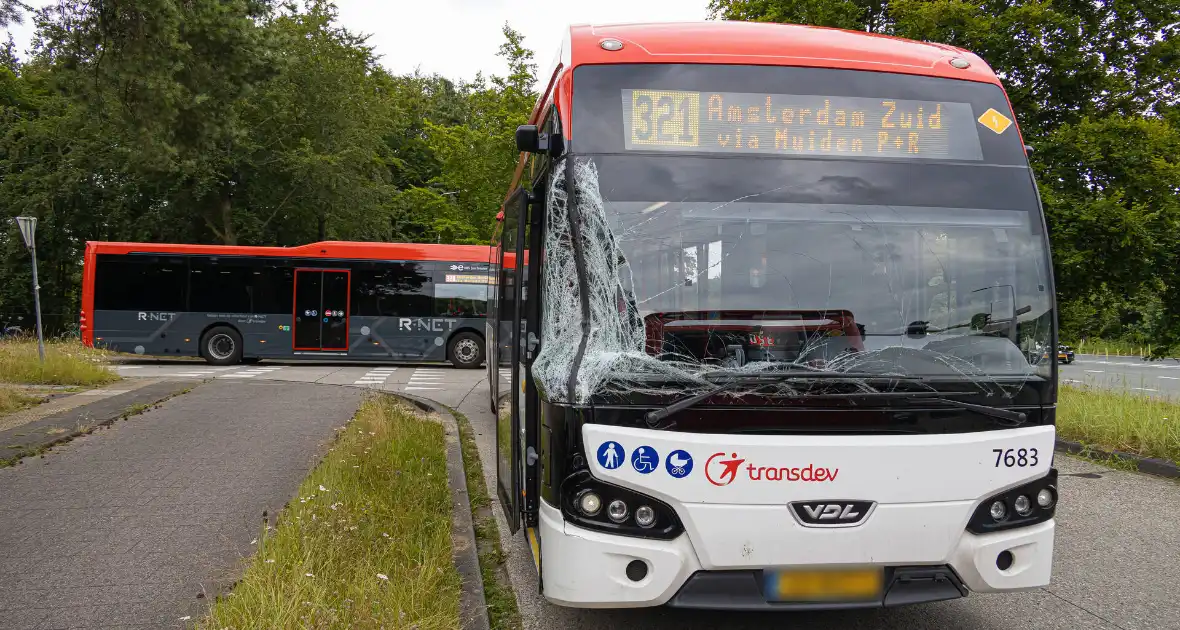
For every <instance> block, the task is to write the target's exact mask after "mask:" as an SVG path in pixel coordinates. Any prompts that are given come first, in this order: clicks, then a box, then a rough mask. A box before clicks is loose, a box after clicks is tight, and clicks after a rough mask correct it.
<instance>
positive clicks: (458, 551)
mask: <svg viewBox="0 0 1180 630" xmlns="http://www.w3.org/2000/svg"><path fill="white" fill-rule="evenodd" d="M385 393H386V394H389V395H392V396H396V397H398V398H402V399H404V400H406V401H409V402H410V403H412V404H413V405H414V406H416V407H418V408H419V409H422V410H423V411H426V412H429V413H437V414H438V415H439V416H441V417H442V419H443V427H444V428H445V429H446V435H447V477H448V479H449V481H450V486H451V492H452V498H451V547H452V552H451V553H452V556H453V560H454V562H455V568H456V569H458V571H459V576H460V577H461V578H462V581H463V591H462V592H461V593H460V595H459V617H460V619H461V620H462V624H463V625H462V628H463V629H464V630H489V629H490V627H491V622H490V621H489V620H488V605H487V601H486V600H485V599H484V587H483V576H482V575H481V574H480V572H479V555H478V553H477V551H476V545H475V527H474V525H472V522H471V500H470V499H469V498H468V495H467V475H466V472H465V471H466V468H465V467H464V463H463V448H462V445H461V443H460V442H459V423H458V422H456V421H455V416H453V415H451V412H450V410H448V409H447V408H446V407H444V406H442V405H440V404H438V403H436V402H434V401H432V400H429V399H426V398H419V397H417V396H412V395H409V394H403V393H400V392H399V393H394V392H385Z"/></svg>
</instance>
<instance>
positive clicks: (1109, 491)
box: [458, 374, 1180, 630]
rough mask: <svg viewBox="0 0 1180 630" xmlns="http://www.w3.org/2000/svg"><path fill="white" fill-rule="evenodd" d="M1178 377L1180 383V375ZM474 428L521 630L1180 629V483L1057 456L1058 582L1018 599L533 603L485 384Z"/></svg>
mask: <svg viewBox="0 0 1180 630" xmlns="http://www.w3.org/2000/svg"><path fill="white" fill-rule="evenodd" d="M1178 375H1180V374H1178ZM458 408H459V410H460V411H461V412H462V413H463V414H465V415H466V416H467V418H468V419H469V420H470V421H471V424H472V428H473V430H474V431H475V433H476V440H477V442H478V445H479V453H480V459H481V460H482V462H483V468H484V471H485V474H486V475H487V476H488V478H487V479H485V481H486V482H487V485H488V494H489V496H491V497H493V501H494V502H496V505H495V506H494V510H495V513H496V517H497V524H498V527H499V530H500V537H501V542H502V544H503V546H504V549H505V551H506V553H507V557H508V573H509V576H510V578H511V580H512V586H513V589H514V590H515V591H516V597H517V602H518V604H519V607H520V611H521V616H522V619H523V622H524V628H526V629H528V630H533V629H543V630H567V629H569V630H573V629H575V628H577V629H585V630H599V629H600V630H613V629H619V630H624V629H625V630H631V629H633V628H644V630H663V629H665V628H667V629H668V630H693V629H701V630H704V629H706V628H708V629H713V628H726V629H734V630H736V629H745V628H779V627H782V628H788V627H789V628H792V629H799V630H805V629H811V628H815V629H817V630H818V629H821V628H823V629H828V628H841V629H846V630H852V629H866V630H867V629H873V630H902V629H905V630H917V629H930V630H945V629H951V628H953V629H955V630H1011V629H1013V628H1028V629H1035V630H1047V629H1061V630H1083V629H1104V630H1114V629H1122V630H1163V629H1169V630H1171V629H1176V628H1180V527H1177V518H1176V515H1177V514H1180V483H1177V482H1175V481H1172V480H1167V479H1160V478H1155V477H1149V476H1146V475H1142V474H1138V473H1131V472H1121V471H1114V470H1111V469H1109V468H1105V467H1102V466H1098V465H1095V464H1092V463H1090V462H1087V461H1084V460H1080V459H1076V458H1073V457H1070V456H1067V455H1062V454H1057V456H1056V466H1057V468H1058V470H1059V471H1060V472H1061V474H1062V476H1061V478H1060V479H1059V486H1060V493H1061V501H1060V504H1059V507H1058V509H1057V518H1058V529H1057V538H1056V542H1055V546H1056V549H1055V553H1054V565H1053V580H1052V584H1051V585H1050V586H1049V587H1047V588H1041V589H1037V590H1034V591H1028V592H1021V593H1007V594H995V595H979V594H972V595H970V596H969V597H967V598H964V599H961V600H955V601H950V602H940V603H935V604H925V605H919V606H911V607H903V608H892V609H887V610H872V611H843V612H824V613H777V614H748V613H728V612H726V613H715V612H703V611H683V610H672V609H665V608H648V609H633V610H590V609H573V608H562V607H560V606H555V605H553V604H550V603H548V602H547V601H546V600H545V599H544V597H542V596H541V595H540V594H539V593H538V584H537V573H536V570H535V568H534V566H533V562H532V557H531V556H530V554H529V551H528V547H527V543H526V542H525V539H524V536H523V534H522V533H520V532H518V533H517V534H516V535H515V536H509V535H508V533H507V532H508V529H507V524H506V523H505V521H504V518H503V515H502V512H501V510H500V506H499V503H498V500H497V499H496V492H495V487H494V483H495V478H494V471H495V470H496V466H495V463H494V462H495V448H496V444H495V439H496V438H495V417H494V415H493V414H492V413H491V410H490V409H489V405H488V394H487V389H486V386H484V385H483V384H480V386H479V387H477V388H475V389H473V390H472V391H471V392H470V393H469V394H468V395H467V396H466V397H465V398H464V399H463V400H462V402H461V403H460V405H459V406H458Z"/></svg>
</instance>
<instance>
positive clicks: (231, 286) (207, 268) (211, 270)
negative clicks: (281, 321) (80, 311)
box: [189, 256, 254, 314]
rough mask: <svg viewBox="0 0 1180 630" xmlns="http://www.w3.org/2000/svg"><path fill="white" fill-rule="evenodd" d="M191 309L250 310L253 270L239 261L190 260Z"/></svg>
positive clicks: (214, 310) (222, 311) (208, 258)
mask: <svg viewBox="0 0 1180 630" xmlns="http://www.w3.org/2000/svg"><path fill="white" fill-rule="evenodd" d="M189 265H190V270H191V272H190V274H189V310H190V311H196V312H205V313H226V314H229V313H250V312H251V311H252V306H251V304H250V302H251V300H250V297H251V295H250V293H251V290H250V286H251V284H252V282H253V280H254V274H253V273H252V271H253V270H252V269H250V267H248V266H246V265H245V264H242V263H241V262H239V261H236V260H232V259H231V260H227V261H222V260H219V259H217V258H212V257H203V256H194V257H193V258H191V259H189Z"/></svg>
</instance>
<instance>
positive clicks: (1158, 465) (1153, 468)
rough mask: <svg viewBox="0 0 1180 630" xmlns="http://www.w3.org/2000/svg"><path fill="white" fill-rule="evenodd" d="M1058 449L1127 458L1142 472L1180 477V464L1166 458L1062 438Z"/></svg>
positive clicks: (1074, 453) (1066, 451) (1107, 457)
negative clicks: (1145, 455) (1089, 444)
mask: <svg viewBox="0 0 1180 630" xmlns="http://www.w3.org/2000/svg"><path fill="white" fill-rule="evenodd" d="M1057 450H1058V451H1061V452H1064V453H1069V454H1071V455H1082V456H1085V457H1095V458H1099V459H1121V460H1126V461H1129V462H1133V463H1134V464H1135V468H1136V470H1138V471H1139V472H1141V473H1146V474H1149V475H1156V476H1159V477H1167V478H1169V479H1180V466H1178V465H1176V464H1174V463H1172V462H1170V461H1167V460H1164V459H1156V458H1154V457H1144V456H1142V455H1135V454H1134V453H1124V452H1123V451H1115V450H1104V449H1100V448H1095V447H1093V446H1087V445H1085V444H1082V443H1081V442H1072V441H1070V440H1062V439H1058V440H1057Z"/></svg>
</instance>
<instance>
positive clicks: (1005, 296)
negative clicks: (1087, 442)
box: [488, 22, 1057, 610]
mask: <svg viewBox="0 0 1180 630" xmlns="http://www.w3.org/2000/svg"><path fill="white" fill-rule="evenodd" d="M542 85H543V91H542V96H541V98H540V100H539V101H538V102H537V105H536V108H535V109H534V111H533V114H532V118H531V120H530V121H529V122H530V124H529V125H526V126H524V127H521V128H520V130H518V132H517V143H518V146H519V148H520V149H521V151H522V156H521V162H520V166H519V168H518V171H517V174H516V176H515V178H514V180H513V181H512V183H511V191H510V194H509V196H508V198H507V200H506V201H505V203H504V206H503V216H502V220H501V221H500V222H499V223H498V227H497V232H496V238H495V241H494V243H493V247H494V249H495V252H496V253H494V254H493V260H492V270H493V273H494V274H495V275H496V277H497V278H499V279H500V282H499V286H498V287H497V289H496V291H497V293H496V295H495V296H494V299H493V306H492V307H490V308H489V313H490V319H489V322H488V323H489V328H488V330H489V331H491V332H490V333H489V334H491V335H493V336H495V337H499V339H498V340H496V342H495V343H490V344H489V348H490V351H491V352H492V353H493V355H492V356H490V357H489V360H488V369H489V379H490V381H491V383H492V384H493V390H492V398H491V403H492V404H493V405H494V407H495V409H496V410H497V412H498V414H499V415H498V420H499V426H498V431H497V436H498V443H497V451H498V466H497V473H498V485H499V496H500V501H501V503H502V504H503V507H504V509H505V513H506V516H507V518H508V521H509V524H510V525H511V527H512V528H513V529H514V530H515V529H516V528H518V527H520V526H522V525H523V528H524V530H525V532H526V535H527V536H528V539H529V542H530V546H531V549H532V550H533V556H534V560H535V562H536V565H537V567H538V571H539V574H540V584H541V589H542V591H543V593H544V595H545V596H546V597H547V598H548V599H549V600H551V601H553V602H556V603H558V604H562V605H567V606H577V607H634V606H655V605H670V606H678V607H696V608H718V609H742V610H781V609H792V608H817V607H819V608H830V607H835V608H840V607H874V606H893V605H898V604H910V603H918V602H930V601H937V600H945V599H952V598H958V597H964V596H967V595H968V593H970V592H977V593H986V592H1003V591H1018V590H1021V589H1030V588H1035V587H1040V586H1044V585H1046V584H1048V583H1049V579H1050V570H1051V566H1052V559H1053V540H1054V527H1055V521H1054V511H1055V506H1056V502H1057V487H1056V480H1057V472H1056V470H1055V469H1054V468H1053V467H1052V465H1053V449H1054V436H1055V420H1054V418H1055V410H1056V396H1057V391H1056V379H1057V367H1056V362H1055V361H1053V360H1052V359H1051V358H1049V357H1047V356H1046V355H1045V353H1044V352H1043V351H1042V348H1045V347H1054V346H1055V344H1056V341H1057V339H1056V338H1057V331H1056V320H1055V308H1056V306H1055V301H1054V288H1053V287H1054V284H1053V276H1052V267H1051V264H1050V253H1049V244H1048V239H1047V237H1046V228H1045V221H1044V217H1043V213H1042V210H1041V205H1040V201H1039V197H1038V193H1037V189H1036V186H1035V183H1034V180H1033V174H1032V172H1031V170H1030V168H1029V163H1028V159H1027V154H1026V151H1027V149H1026V147H1025V145H1024V143H1023V141H1022V139H1021V136H1020V133H1019V131H1018V129H1017V128H1016V124H1015V122H1014V120H1015V116H1014V114H1013V112H1012V109H1011V107H1010V105H1009V102H1008V99H1007V97H1006V95H1005V92H1004V89H1003V87H1002V86H1001V84H1000V80H999V79H998V78H997V77H996V75H995V73H994V72H993V71H992V70H991V69H990V68H989V67H988V65H987V64H986V63H984V61H983V60H982V59H980V58H979V57H977V56H976V55H974V54H972V53H970V52H968V51H965V50H960V49H957V48H953V47H950V46H943V45H938V44H928V43H920V42H914V41H907V40H901V39H895V38H889V37H881V36H877V35H871V34H866V33H859V32H848V31H839V30H830V29H820V28H807V27H800V26H787V25H774V24H747V23H734V22H709V23H703V24H647V25H614V26H576V27H573V28H570V29H569V31H568V32H567V33H566V37H565V40H564V43H563V45H562V48H561V51H560V55H559V56H558V62H557V64H556V66H555V67H554V68H553V70H552V73H551V74H550V75H548V76H545V77H543V82H542ZM526 251H527V252H532V253H533V256H532V258H531V262H530V265H529V268H528V269H527V278H526V280H527V282H521V283H511V282H508V281H507V280H508V279H509V278H511V277H512V276H513V275H516V276H521V275H522V274H524V273H525V272H526V269H524V267H523V266H519V265H517V266H514V265H513V264H512V263H511V262H509V259H510V257H511V256H512V255H514V254H515V255H517V258H518V259H523V257H522V256H519V254H521V253H524V252H526ZM517 285H520V286H517ZM524 285H527V287H528V290H527V291H524V290H522V288H521V287H522V286H524ZM499 374H502V375H503V378H498V375H499Z"/></svg>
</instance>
